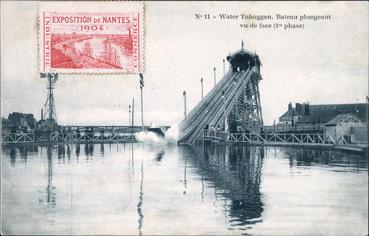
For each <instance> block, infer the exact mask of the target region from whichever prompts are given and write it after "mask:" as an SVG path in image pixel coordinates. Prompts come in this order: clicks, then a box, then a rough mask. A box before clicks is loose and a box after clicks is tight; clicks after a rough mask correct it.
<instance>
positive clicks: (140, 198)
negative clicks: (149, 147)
mask: <svg viewBox="0 0 369 236" xmlns="http://www.w3.org/2000/svg"><path fill="white" fill-rule="evenodd" d="M143 183H144V169H143V160H141V181H140V192H139V195H138V204H137V213H138V216H139V218H138V232H139V235H142V225H143V219H144V214H143V210H142V206H143V194H144V193H143Z"/></svg>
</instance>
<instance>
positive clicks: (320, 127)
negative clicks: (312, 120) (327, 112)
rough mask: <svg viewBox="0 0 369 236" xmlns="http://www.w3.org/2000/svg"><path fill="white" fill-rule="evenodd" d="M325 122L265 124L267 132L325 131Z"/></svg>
mask: <svg viewBox="0 0 369 236" xmlns="http://www.w3.org/2000/svg"><path fill="white" fill-rule="evenodd" d="M324 129H325V124H296V125H293V126H292V125H275V126H273V125H272V126H264V127H263V130H264V132H266V133H285V132H323V131H324Z"/></svg>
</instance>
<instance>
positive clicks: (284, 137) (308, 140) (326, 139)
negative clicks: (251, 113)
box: [203, 130, 352, 145]
mask: <svg viewBox="0 0 369 236" xmlns="http://www.w3.org/2000/svg"><path fill="white" fill-rule="evenodd" d="M203 138H204V140H205V141H212V142H228V143H250V144H301V145H335V144H352V143H351V138H350V136H347V135H345V136H338V137H334V136H330V135H328V136H327V135H324V134H291V133H225V132H219V131H212V130H205V131H204V136H203Z"/></svg>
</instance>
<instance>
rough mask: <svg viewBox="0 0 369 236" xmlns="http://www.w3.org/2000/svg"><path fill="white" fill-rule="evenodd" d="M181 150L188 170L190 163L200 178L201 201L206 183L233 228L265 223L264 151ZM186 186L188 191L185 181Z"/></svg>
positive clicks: (217, 147)
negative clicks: (263, 199) (262, 189)
mask: <svg viewBox="0 0 369 236" xmlns="http://www.w3.org/2000/svg"><path fill="white" fill-rule="evenodd" d="M180 150H181V154H182V156H183V158H184V161H185V170H186V166H187V163H186V162H187V161H189V162H190V166H191V168H192V169H194V170H195V172H196V173H197V174H198V175H199V176H201V182H202V190H201V199H202V201H203V199H204V181H205V182H206V183H207V185H210V186H211V187H212V188H214V191H215V197H216V199H217V200H216V202H215V203H214V205H220V204H222V205H223V209H224V211H225V213H226V214H228V216H229V222H230V223H231V225H232V226H246V225H249V224H255V223H256V222H261V221H262V220H261V213H262V212H263V203H262V201H261V194H260V182H261V169H262V165H263V158H264V148H262V147H260V148H256V147H251V148H249V147H238V146H220V145H207V146H204V147H203V148H197V149H193V148H191V147H187V146H184V147H181V148H180ZM184 179H185V180H186V171H185V173H184ZM184 184H185V189H186V181H185V182H184ZM184 193H185V192H184Z"/></svg>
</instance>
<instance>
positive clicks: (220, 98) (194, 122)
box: [178, 46, 263, 144]
mask: <svg viewBox="0 0 369 236" xmlns="http://www.w3.org/2000/svg"><path fill="white" fill-rule="evenodd" d="M227 61H228V62H229V64H230V67H229V71H228V72H227V73H226V74H225V75H224V77H223V78H222V79H221V80H220V81H219V83H218V84H216V86H215V87H214V88H213V89H212V90H211V91H210V92H209V93H208V94H207V95H206V96H205V97H204V98H203V99H202V100H201V101H200V103H199V104H197V106H196V107H195V108H194V109H193V110H192V111H191V112H190V113H189V114H188V116H187V117H185V119H184V120H182V122H181V123H180V125H179V130H180V133H179V140H178V141H179V143H191V144H193V143H196V142H199V141H201V140H202V139H203V133H204V130H214V131H215V130H217V131H222V132H231V133H232V132H256V133H258V132H260V131H261V130H262V127H263V118H262V110H261V103H260V93H259V81H260V80H261V79H262V78H261V76H260V66H261V62H260V59H259V57H258V55H257V54H256V53H252V52H249V51H247V50H245V49H244V48H243V46H242V48H241V50H239V51H237V52H235V53H233V54H231V55H229V56H228V57H227Z"/></svg>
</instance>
